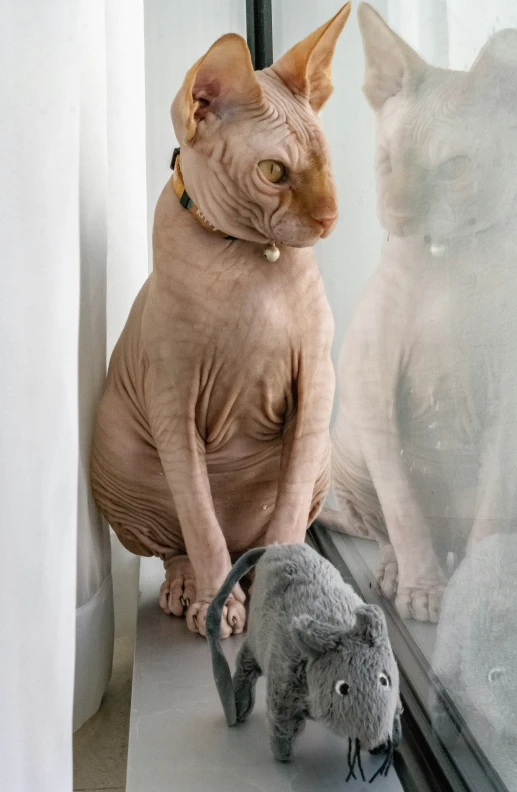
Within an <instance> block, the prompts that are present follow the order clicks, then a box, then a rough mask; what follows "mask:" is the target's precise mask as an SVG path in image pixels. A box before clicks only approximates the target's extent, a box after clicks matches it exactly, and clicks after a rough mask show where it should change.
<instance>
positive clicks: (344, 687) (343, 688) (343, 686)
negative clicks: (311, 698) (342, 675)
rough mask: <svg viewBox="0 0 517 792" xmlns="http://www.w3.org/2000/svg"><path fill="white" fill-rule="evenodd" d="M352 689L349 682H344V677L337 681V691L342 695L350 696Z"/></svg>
mask: <svg viewBox="0 0 517 792" xmlns="http://www.w3.org/2000/svg"><path fill="white" fill-rule="evenodd" d="M349 690H350V685H349V684H348V682H344V681H343V680H342V679H340V680H339V682H336V686H335V691H336V693H338V694H339V695H340V696H348V691H349Z"/></svg>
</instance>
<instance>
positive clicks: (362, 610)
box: [351, 605, 388, 645]
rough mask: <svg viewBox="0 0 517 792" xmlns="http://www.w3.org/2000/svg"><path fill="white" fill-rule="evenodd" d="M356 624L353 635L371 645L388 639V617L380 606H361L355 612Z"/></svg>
mask: <svg viewBox="0 0 517 792" xmlns="http://www.w3.org/2000/svg"><path fill="white" fill-rule="evenodd" d="M355 618H356V623H355V627H354V628H353V630H352V632H351V635H353V637H354V638H360V639H361V640H362V641H365V642H366V643H369V644H372V645H373V644H377V643H379V642H380V641H384V640H387V639H388V628H387V626H386V617H385V616H384V613H383V612H382V609H381V608H379V606H378V605H361V607H359V608H358V609H357V610H356V612H355Z"/></svg>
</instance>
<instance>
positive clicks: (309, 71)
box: [272, 3, 351, 113]
mask: <svg viewBox="0 0 517 792" xmlns="http://www.w3.org/2000/svg"><path fill="white" fill-rule="evenodd" d="M350 9H351V4H350V3H347V4H346V5H344V6H343V8H342V9H341V10H340V11H338V13H337V14H336V16H335V17H333V18H332V19H331V20H330V22H327V23H326V24H325V25H322V26H321V27H320V28H318V29H317V30H315V31H314V33H311V34H310V36H307V38H305V39H303V41H300V42H299V43H298V44H295V45H294V47H291V49H290V50H288V51H287V52H286V53H285V55H282V57H281V58H279V59H278V60H277V61H275V63H274V64H273V66H272V69H273V70H274V71H275V72H276V73H277V74H278V76H279V77H280V78H281V79H282V81H283V82H284V83H285V84H286V85H287V87H288V88H289V90H290V91H292V92H293V93H294V94H304V95H305V96H307V98H308V100H309V103H310V105H311V107H312V109H313V110H314V111H315V112H316V113H318V112H319V111H320V110H321V108H322V107H323V105H324V104H325V102H326V101H327V99H328V98H329V96H330V95H331V93H332V91H333V87H332V80H331V66H332V58H333V56H334V50H335V48H336V43H337V40H338V37H339V34H340V33H341V31H342V30H343V28H344V26H345V22H346V21H347V19H348V17H349V16H350Z"/></svg>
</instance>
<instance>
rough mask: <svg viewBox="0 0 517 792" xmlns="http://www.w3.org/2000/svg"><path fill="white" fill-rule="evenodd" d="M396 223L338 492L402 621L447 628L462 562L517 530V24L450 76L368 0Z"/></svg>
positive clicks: (347, 375) (355, 377)
mask: <svg viewBox="0 0 517 792" xmlns="http://www.w3.org/2000/svg"><path fill="white" fill-rule="evenodd" d="M359 22H360V28H361V34H362V38H363V46H364V52H365V59H366V75H365V84H364V93H365V95H366V98H367V99H368V101H369V103H370V105H371V106H372V107H373V109H374V111H375V113H376V126H377V152H376V162H377V166H376V167H377V191H378V212H379V217H380V220H381V223H382V225H383V226H384V228H385V229H386V230H387V231H388V238H387V240H386V242H385V244H384V246H383V250H382V254H381V260H380V263H379V266H378V268H377V271H376V272H375V274H374V276H373V277H372V279H371V280H370V282H369V283H368V285H367V287H366V289H365V291H364V294H363V296H362V299H361V300H360V302H359V304H358V306H357V308H356V311H355V315H354V317H353V320H352V323H351V327H350V329H349V331H348V333H347V336H346V339H345V343H344V346H343V349H342V353H341V357H340V363H339V370H338V375H339V387H340V403H339V411H338V418H337V422H336V426H335V429H334V432H333V462H332V466H333V473H332V480H333V486H334V489H335V492H336V495H337V497H338V501H339V504H340V507H341V511H342V513H343V514H342V517H343V520H342V522H343V526H344V530H345V531H346V532H347V533H350V534H353V535H358V536H366V537H369V538H374V539H376V540H377V541H378V543H379V546H380V564H379V567H378V571H377V577H378V580H379V583H380V586H381V587H382V590H383V592H384V593H385V595H386V596H388V597H396V605H397V608H398V610H399V612H400V613H401V614H402V616H404V617H406V618H410V617H413V618H416V619H419V620H422V621H436V620H437V619H438V615H439V611H440V604H441V599H442V596H443V592H444V587H445V584H446V574H445V563H444V561H445V559H446V557H447V554H448V553H449V552H453V553H459V557H461V556H462V555H463V554H464V552H465V550H466V549H467V550H468V549H469V548H470V547H471V546H472V545H474V544H476V543H478V542H479V541H481V540H482V539H483V538H484V537H486V536H487V535H489V534H492V533H495V532H498V531H513V530H514V529H515V527H516V524H517V224H516V219H517V201H516V194H517V31H515V30H506V31H501V32H499V33H497V34H495V35H494V36H493V37H492V38H491V39H490V40H489V41H488V43H487V44H486V45H485V47H484V48H483V50H482V51H481V53H480V54H479V56H478V58H477V60H476V62H475V63H474V65H473V67H472V68H471V70H470V71H468V72H459V71H450V70H445V69H438V68H433V67H432V66H430V65H428V64H427V63H426V62H424V61H423V60H422V58H420V57H419V56H418V55H417V53H416V52H414V50H412V49H411V47H409V46H408V45H407V44H406V43H405V42H404V41H403V40H402V39H401V38H399V37H398V36H397V35H396V34H395V33H394V32H393V31H392V30H391V29H390V28H389V27H388V25H387V24H386V23H385V22H384V21H383V20H382V18H381V17H380V16H379V15H378V14H377V13H376V12H375V11H374V10H373V9H372V8H371V7H370V6H369V5H368V4H366V3H363V4H361V6H360V8H359Z"/></svg>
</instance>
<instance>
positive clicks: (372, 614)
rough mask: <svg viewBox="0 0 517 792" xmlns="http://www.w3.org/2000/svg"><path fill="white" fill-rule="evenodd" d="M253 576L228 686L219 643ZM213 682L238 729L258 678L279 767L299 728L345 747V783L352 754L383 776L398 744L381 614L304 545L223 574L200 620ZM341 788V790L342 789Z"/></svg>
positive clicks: (249, 559) (272, 551)
mask: <svg viewBox="0 0 517 792" xmlns="http://www.w3.org/2000/svg"><path fill="white" fill-rule="evenodd" d="M255 566H256V571H255V580H254V584H253V593H252V597H251V604H250V612H249V618H248V632H247V636H246V639H245V641H244V644H243V645H242V648H241V650H240V652H239V655H238V658H237V667H236V670H235V674H234V676H233V680H232V677H231V673H230V669H229V666H228V662H227V660H226V658H225V656H224V654H223V651H222V648H221V641H220V625H221V614H222V610H223V607H224V603H225V601H226V599H227V597H228V595H229V594H230V592H231V591H232V589H233V587H234V586H235V584H236V583H237V582H238V581H239V580H241V578H242V577H244V575H246V574H247V573H248V572H249V571H250V570H251V569H252V568H253V567H255ZM206 635H207V639H208V642H209V645H210V650H211V653H212V664H213V670H214V677H215V682H216V685H217V689H218V692H219V696H220V699H221V702H222V705H223V708H224V712H225V715H226V720H227V722H228V725H229V726H234V725H235V724H236V723H239V722H241V721H244V720H246V718H247V717H248V715H249V714H250V713H251V711H252V709H253V705H254V702H255V686H256V683H257V679H258V678H259V677H260V676H261V675H262V674H264V675H265V676H266V678H267V714H268V721H269V734H270V742H271V748H272V751H273V754H274V755H275V757H276V758H277V759H279V760H280V761H282V762H286V761H288V760H289V759H290V758H291V752H292V746H293V741H294V739H295V737H296V736H297V735H298V734H299V733H300V732H301V731H302V729H303V727H304V724H305V721H306V719H307V718H311V719H313V720H316V721H319V722H321V723H323V724H325V726H327V727H328V728H329V729H330V730H331V731H333V732H334V733H335V734H337V735H339V736H340V737H345V738H347V739H348V766H349V770H350V772H349V775H348V778H355V773H354V770H355V767H356V765H357V767H358V769H359V771H360V773H361V776H362V778H363V780H365V779H364V774H363V769H362V766H361V755H360V750H361V748H365V749H368V750H370V751H371V752H372V753H380V752H382V751H385V752H386V754H387V755H386V758H385V760H384V762H383V763H382V765H381V767H380V768H379V770H378V771H377V773H375V775H374V776H373V778H372V779H371V781H373V779H374V778H375V777H376V776H377V775H387V773H388V771H389V769H390V766H391V764H392V762H393V750H394V748H395V747H396V746H397V745H398V743H399V742H400V739H401V725H400V714H401V712H402V707H401V704H400V698H399V674H398V668H397V664H396V662H395V658H394V656H393V652H392V649H391V646H390V642H389V638H388V631H387V627H386V620H385V617H384V614H383V612H382V610H381V609H380V608H379V607H377V606H375V605H366V604H365V603H364V602H363V601H362V600H361V599H360V598H359V597H358V596H357V594H356V593H355V592H354V590H353V589H352V587H351V586H349V585H348V584H347V583H345V582H344V581H343V579H342V578H341V575H340V574H339V572H338V571H337V570H336V569H335V568H334V567H333V566H332V565H331V564H330V563H329V562H328V561H326V560H325V559H323V558H322V557H321V556H319V555H318V554H317V553H316V552H315V551H314V550H311V548H310V547H308V546H307V545H271V546H269V547H267V548H257V549H253V550H249V551H248V552H247V553H245V555H243V556H242V557H241V558H240V559H239V560H238V561H237V563H236V564H235V565H234V566H233V568H232V570H231V571H230V573H229V575H228V577H227V579H226V581H225V582H224V584H223V585H222V587H221V589H220V591H219V592H218V594H217V596H216V597H215V599H214V600H213V602H212V604H211V606H210V608H209V610H208V614H207V621H206ZM348 778H347V780H348Z"/></svg>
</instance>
